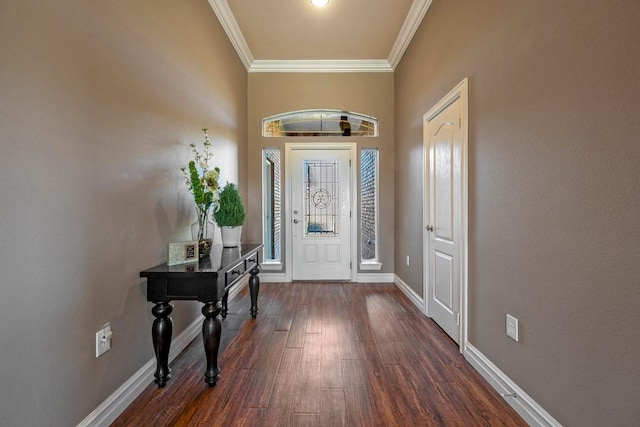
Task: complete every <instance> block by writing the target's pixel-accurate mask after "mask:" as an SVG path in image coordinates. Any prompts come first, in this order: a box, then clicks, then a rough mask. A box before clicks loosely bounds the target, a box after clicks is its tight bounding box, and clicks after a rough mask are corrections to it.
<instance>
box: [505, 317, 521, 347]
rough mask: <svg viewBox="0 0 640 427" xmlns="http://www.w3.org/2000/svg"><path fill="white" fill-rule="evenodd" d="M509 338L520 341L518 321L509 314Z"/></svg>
mask: <svg viewBox="0 0 640 427" xmlns="http://www.w3.org/2000/svg"><path fill="white" fill-rule="evenodd" d="M507 336H508V337H510V338H512V339H513V340H514V341H518V319H516V318H515V317H513V316H512V315H510V314H507Z"/></svg>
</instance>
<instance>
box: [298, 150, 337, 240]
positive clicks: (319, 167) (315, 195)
mask: <svg viewBox="0 0 640 427" xmlns="http://www.w3.org/2000/svg"><path fill="white" fill-rule="evenodd" d="M303 168H304V170H303V179H304V191H305V194H304V225H305V228H304V229H305V236H306V237H308V236H322V237H329V236H331V237H332V236H338V222H339V218H338V215H339V208H340V206H339V197H338V195H339V191H340V188H339V182H338V179H339V176H338V162H337V161H336V160H305V161H304V162H303Z"/></svg>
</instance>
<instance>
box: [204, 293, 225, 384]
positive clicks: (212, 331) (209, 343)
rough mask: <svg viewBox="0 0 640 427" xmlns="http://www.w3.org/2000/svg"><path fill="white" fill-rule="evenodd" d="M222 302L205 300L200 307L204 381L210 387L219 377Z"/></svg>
mask: <svg viewBox="0 0 640 427" xmlns="http://www.w3.org/2000/svg"><path fill="white" fill-rule="evenodd" d="M221 310H222V304H221V303H220V301H218V302H207V303H205V304H204V307H202V314H203V315H204V322H203V323H202V341H203V342H204V353H205V357H206V359H207V370H206V371H205V372H204V382H206V383H207V384H208V385H209V386H210V387H213V386H214V385H216V382H218V380H219V379H220V368H218V350H219V349H220V336H221V334H222V318H221V316H220V311H221Z"/></svg>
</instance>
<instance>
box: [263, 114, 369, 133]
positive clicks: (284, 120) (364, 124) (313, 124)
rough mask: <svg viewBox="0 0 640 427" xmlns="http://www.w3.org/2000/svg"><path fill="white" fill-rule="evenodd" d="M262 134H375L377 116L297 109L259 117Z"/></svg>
mask: <svg viewBox="0 0 640 427" xmlns="http://www.w3.org/2000/svg"><path fill="white" fill-rule="evenodd" d="M262 136H265V137H284V136H378V119H376V118H375V117H371V116H367V115H364V114H359V113H352V112H348V111H340V110H300V111H291V112H288V113H283V114H278V115H275V116H271V117H267V118H265V119H264V120H262Z"/></svg>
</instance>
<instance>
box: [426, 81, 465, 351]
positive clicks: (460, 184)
mask: <svg viewBox="0 0 640 427" xmlns="http://www.w3.org/2000/svg"><path fill="white" fill-rule="evenodd" d="M450 95H451V94H450ZM463 107H465V103H464V101H463V99H461V97H460V96H459V93H458V95H456V94H455V93H454V96H453V97H452V98H449V99H448V98H445V99H444V100H443V101H441V103H440V104H439V105H437V106H436V107H434V109H432V110H431V111H430V112H429V113H427V114H426V115H425V123H424V127H425V148H426V152H427V159H426V163H427V170H428V174H425V178H427V182H425V188H427V189H428V191H427V192H428V197H426V198H425V199H426V201H427V203H428V206H426V207H425V212H427V214H426V215H425V243H426V248H425V252H426V273H425V276H426V278H425V279H426V281H427V286H426V291H425V294H426V295H427V298H426V299H427V301H426V302H427V311H428V314H429V316H430V317H431V318H433V320H434V321H435V322H436V323H438V325H440V327H442V329H443V330H444V331H445V332H446V333H447V334H448V335H449V336H450V337H451V338H452V339H453V340H454V341H455V342H456V343H458V344H460V338H461V336H460V335H461V328H460V325H461V323H460V321H461V318H460V315H461V304H462V301H463V300H464V299H463V298H462V296H463V294H462V292H463V287H462V283H463V277H464V275H465V268H466V266H465V262H464V259H465V255H464V252H465V251H464V250H463V249H464V246H463V245H464V242H465V241H466V236H465V233H466V226H465V224H466V222H465V218H466V202H465V197H464V188H465V183H464V179H465V178H464V177H465V176H466V174H465V171H464V168H463V166H464V164H463V160H464V156H465V147H466V144H465V143H466V136H465V135H466V124H465V128H464V129H463V111H464V110H463ZM465 289H466V288H465Z"/></svg>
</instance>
